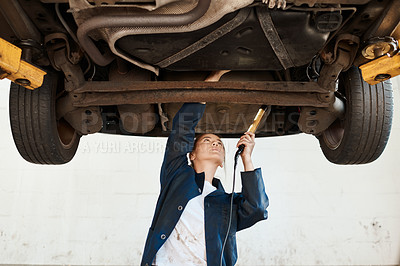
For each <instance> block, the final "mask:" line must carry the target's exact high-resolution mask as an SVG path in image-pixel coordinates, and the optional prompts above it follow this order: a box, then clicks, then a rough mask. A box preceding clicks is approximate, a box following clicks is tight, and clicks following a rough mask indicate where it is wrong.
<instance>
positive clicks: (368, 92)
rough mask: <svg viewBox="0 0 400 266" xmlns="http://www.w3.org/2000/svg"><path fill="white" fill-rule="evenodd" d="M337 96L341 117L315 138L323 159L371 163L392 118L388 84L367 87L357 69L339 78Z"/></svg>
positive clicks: (385, 136) (343, 162)
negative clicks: (341, 105) (340, 100)
mask: <svg viewBox="0 0 400 266" xmlns="http://www.w3.org/2000/svg"><path fill="white" fill-rule="evenodd" d="M338 92H339V94H338V95H339V96H340V95H342V96H344V97H343V100H344V102H345V109H346V111H345V116H344V118H343V119H338V120H336V121H335V122H334V123H333V124H332V125H331V126H330V127H329V128H328V129H326V130H325V131H324V132H323V133H322V134H321V135H320V136H319V137H318V139H319V142H320V145H321V149H322V151H323V153H324V155H325V157H326V158H327V159H328V160H329V161H330V162H332V163H335V164H366V163H370V162H373V161H375V160H376V159H377V158H378V157H379V156H380V155H381V154H382V152H383V150H384V149H385V146H386V144H387V141H388V139H389V135H390V130H391V125H392V116H393V90H392V84H391V81H390V80H388V81H384V82H381V83H378V84H376V85H369V84H368V83H366V82H365V81H364V80H363V79H362V76H361V73H360V70H359V69H358V68H357V67H354V66H353V67H351V68H350V69H349V70H348V71H346V72H343V73H341V74H340V76H339V81H338Z"/></svg>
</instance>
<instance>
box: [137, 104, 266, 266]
mask: <svg viewBox="0 0 400 266" xmlns="http://www.w3.org/2000/svg"><path fill="white" fill-rule="evenodd" d="M205 106H206V105H205V103H185V104H183V106H182V107H181V108H180V110H179V111H178V112H177V114H176V115H175V117H174V119H173V123H172V131H171V134H170V135H169V137H168V141H167V146H166V150H165V155H164V161H163V164H162V167H161V173H160V182H161V191H160V195H159V197H158V201H157V205H156V209H155V213H154V217H153V221H152V223H151V227H150V229H149V232H148V236H147V240H146V244H145V247H144V252H143V257H142V262H141V265H143V266H149V265H159V266H162V265H174V266H175V265H212V266H214V265H215V266H217V265H234V264H235V263H236V260H237V250H236V232H237V231H240V230H243V229H245V228H248V227H250V226H252V225H253V224H255V223H256V222H258V221H260V220H264V219H267V215H268V213H267V210H266V208H267V207H268V197H267V195H266V194H265V191H264V182H263V179H262V175H261V169H260V168H257V169H254V166H253V163H252V160H251V153H252V151H253V148H254V145H255V143H254V137H255V136H254V134H253V133H251V132H246V133H245V134H244V135H243V136H242V137H241V138H240V140H239V141H238V143H237V145H236V146H237V147H238V146H239V145H240V144H244V145H245V148H244V151H243V152H242V154H241V158H242V162H243V165H244V170H245V171H244V172H241V178H242V192H241V193H234V194H233V197H234V198H233V212H232V217H231V226H230V230H229V235H228V238H227V239H226V240H225V237H226V233H227V230H228V224H229V216H230V208H231V205H230V202H231V195H232V194H228V193H226V192H225V190H224V188H223V187H222V185H221V182H220V180H218V179H217V178H214V175H215V172H216V170H217V168H218V166H219V167H222V166H223V162H224V158H225V148H224V145H223V143H222V142H221V139H220V138H219V137H218V136H217V135H214V134H202V135H200V136H198V137H197V138H196V140H195V139H194V137H195V127H196V125H197V123H198V121H199V120H200V119H201V117H202V115H203V113H204V110H205ZM188 153H189V158H190V161H191V165H189V164H188V159H187V154H188ZM225 241H226V243H225V245H224V242H225ZM223 246H224V249H223ZM221 253H222V254H221Z"/></svg>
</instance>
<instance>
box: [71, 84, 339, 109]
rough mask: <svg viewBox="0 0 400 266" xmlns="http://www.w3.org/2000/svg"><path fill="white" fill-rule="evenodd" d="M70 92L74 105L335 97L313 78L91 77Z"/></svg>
mask: <svg viewBox="0 0 400 266" xmlns="http://www.w3.org/2000/svg"><path fill="white" fill-rule="evenodd" d="M70 93H71V94H72V99H73V102H72V104H73V106H74V107H88V106H108V105H122V104H154V103H178V102H202V101H206V102H226V103H241V104H267V105H279V106H314V107H328V106H329V105H330V104H332V103H333V101H334V97H333V92H328V91H327V90H326V89H324V88H322V87H320V86H319V85H318V83H316V82H275V81H239V82H238V81H219V82H206V81H124V82H108V81H93V82H86V83H84V84H83V85H82V86H80V87H79V88H77V89H74V90H72V91H70Z"/></svg>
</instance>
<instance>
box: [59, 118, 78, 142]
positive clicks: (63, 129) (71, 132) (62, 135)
mask: <svg viewBox="0 0 400 266" xmlns="http://www.w3.org/2000/svg"><path fill="white" fill-rule="evenodd" d="M57 132H58V138H59V139H60V143H61V145H62V146H63V147H64V148H65V149H69V148H71V147H72V146H73V145H74V144H75V141H76V139H77V137H78V135H77V133H76V130H75V129H74V128H73V127H72V126H71V125H70V124H68V122H67V121H65V120H64V119H63V118H61V119H60V120H59V121H57Z"/></svg>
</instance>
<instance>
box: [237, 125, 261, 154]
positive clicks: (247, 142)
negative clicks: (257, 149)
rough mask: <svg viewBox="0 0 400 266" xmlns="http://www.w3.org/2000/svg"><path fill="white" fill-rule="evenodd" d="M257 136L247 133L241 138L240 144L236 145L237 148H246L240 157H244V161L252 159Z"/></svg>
mask: <svg viewBox="0 0 400 266" xmlns="http://www.w3.org/2000/svg"><path fill="white" fill-rule="evenodd" d="M255 136H256V135H255V134H254V133H252V132H249V131H248V132H246V133H244V134H243V136H241V137H240V139H239V141H238V143H237V144H236V147H239V146H240V145H241V144H243V145H244V146H245V148H244V150H243V152H242V154H241V155H240V156H241V157H242V160H250V159H251V153H252V152H253V149H254V145H255V141H254V140H255Z"/></svg>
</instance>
